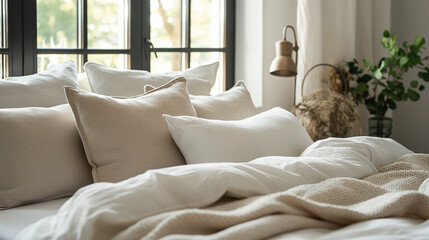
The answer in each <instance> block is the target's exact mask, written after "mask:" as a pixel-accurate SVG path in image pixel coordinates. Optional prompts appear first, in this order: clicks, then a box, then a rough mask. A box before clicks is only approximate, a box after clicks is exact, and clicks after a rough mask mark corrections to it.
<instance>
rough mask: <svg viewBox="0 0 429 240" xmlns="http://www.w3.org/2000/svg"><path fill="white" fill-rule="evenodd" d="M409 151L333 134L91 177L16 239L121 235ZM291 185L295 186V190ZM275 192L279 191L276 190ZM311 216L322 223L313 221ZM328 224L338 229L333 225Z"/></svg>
mask: <svg viewBox="0 0 429 240" xmlns="http://www.w3.org/2000/svg"><path fill="white" fill-rule="evenodd" d="M409 153H412V152H411V151H409V150H408V149H406V148H405V147H403V146H402V145H400V144H399V143H397V142H395V141H393V140H391V139H381V138H371V137H354V138H347V139H336V138H330V139H326V140H322V141H318V142H316V143H314V144H313V145H311V146H310V147H309V148H307V149H306V150H305V151H304V152H303V153H302V154H301V156H299V157H281V156H272V157H264V158H260V159H255V160H253V161H250V162H248V163H216V164H195V165H187V166H178V167H172V168H165V169H158V170H151V171H148V172H146V173H144V174H141V175H138V176H136V177H133V178H130V179H128V180H125V181H122V182H119V183H96V184H92V185H90V186H87V187H84V188H82V189H80V190H79V191H78V192H77V193H76V194H75V195H74V196H73V197H71V198H70V199H69V200H68V201H67V202H66V203H65V204H64V205H63V207H62V208H61V209H60V211H59V212H58V214H57V215H55V216H52V217H48V218H45V219H42V220H40V221H38V222H37V223H34V224H33V225H30V226H29V227H27V228H26V229H24V231H23V232H21V233H20V234H19V236H18V239H28V238H31V239H112V238H115V237H116V238H120V237H123V236H127V233H128V232H129V231H131V232H133V231H132V230H131V229H135V228H133V226H134V227H135V226H137V225H138V224H139V222H141V221H144V219H150V217H152V218H153V217H154V216H156V215H158V214H161V213H165V214H168V212H170V211H174V210H180V209H187V208H204V207H208V206H210V205H212V204H213V203H215V202H216V201H218V200H219V199H220V198H221V197H225V196H226V197H233V198H249V197H254V196H258V195H266V194H271V193H277V192H282V191H286V190H288V189H291V188H294V187H296V186H300V185H304V184H314V183H320V182H322V181H325V180H326V181H333V180H330V179H331V178H338V179H337V180H338V181H345V180H344V179H342V180H341V177H346V178H347V179H348V180H347V181H349V180H350V179H353V178H355V179H359V178H363V177H367V176H370V175H373V174H377V173H378V169H379V168H381V167H383V166H385V165H387V164H390V163H393V162H395V161H397V160H398V159H399V158H400V157H402V156H404V155H405V154H409ZM342 184H345V185H347V182H342ZM296 189H300V188H299V187H298V188H295V189H293V190H294V191H297V190H296ZM291 191H292V190H291ZM278 194H281V193H277V194H275V196H277V195H278ZM279 196H280V195H279ZM266 197H271V195H269V196H266ZM243 201H252V200H250V199H245V200H243ZM256 201H257V200H256ZM276 217H278V216H276ZM301 217H302V216H298V217H294V218H295V219H297V218H301ZM288 218H289V217H288ZM348 221H350V222H352V220H348ZM287 222H291V221H290V220H288V221H287ZM292 222H299V221H292ZM313 222H314V224H319V220H317V219H316V220H313ZM136 224H137V225H136ZM323 224H326V223H323ZM149 225H150V224H148V225H145V224H142V226H149ZM257 225H258V224H256V225H255V226H257ZM328 225H329V226H328V227H336V226H337V225H338V223H330V222H328ZM153 226H154V227H155V226H160V225H159V224H155V225H153ZM155 228H156V227H155ZM228 229H230V228H227V229H226V230H225V231H230V230H228ZM220 230H221V229H220ZM282 231H283V230H282ZM149 232H151V231H149ZM198 234H199V233H198ZM148 236H149V237H150V236H151V235H148ZM173 236H174V235H173ZM173 236H172V237H173ZM167 238H168V237H167ZM172 239H174V237H173V238H172ZM188 239H189V238H188Z"/></svg>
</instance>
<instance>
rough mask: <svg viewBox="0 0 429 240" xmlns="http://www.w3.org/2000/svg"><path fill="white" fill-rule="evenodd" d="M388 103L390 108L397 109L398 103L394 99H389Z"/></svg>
mask: <svg viewBox="0 0 429 240" xmlns="http://www.w3.org/2000/svg"><path fill="white" fill-rule="evenodd" d="M387 105H389V108H391V109H393V110H395V109H396V103H395V102H394V101H392V100H391V99H388V100H387Z"/></svg>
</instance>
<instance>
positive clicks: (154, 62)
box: [150, 52, 184, 73]
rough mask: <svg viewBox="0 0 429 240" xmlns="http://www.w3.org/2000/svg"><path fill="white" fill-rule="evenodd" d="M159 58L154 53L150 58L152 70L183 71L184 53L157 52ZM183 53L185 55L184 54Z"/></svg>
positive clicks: (155, 71)
mask: <svg viewBox="0 0 429 240" xmlns="http://www.w3.org/2000/svg"><path fill="white" fill-rule="evenodd" d="M157 54H158V58H155V56H154V55H153V53H152V56H151V58H150V71H151V72H154V73H164V72H173V71H181V70H182V69H183V68H182V66H183V63H184V60H183V59H182V58H183V56H184V54H182V53H177V52H173V53H165V52H163V53H157ZM182 55H183V56H182Z"/></svg>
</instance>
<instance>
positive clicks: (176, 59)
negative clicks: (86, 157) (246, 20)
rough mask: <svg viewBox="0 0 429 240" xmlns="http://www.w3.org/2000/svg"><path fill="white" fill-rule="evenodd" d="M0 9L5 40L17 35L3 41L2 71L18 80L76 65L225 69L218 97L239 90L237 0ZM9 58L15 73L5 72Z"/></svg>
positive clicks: (60, 3)
mask: <svg viewBox="0 0 429 240" xmlns="http://www.w3.org/2000/svg"><path fill="white" fill-rule="evenodd" d="M0 1H2V22H1V23H2V26H1V31H2V34H3V32H5V33H7V31H5V29H7V26H9V28H11V27H13V32H12V33H11V34H9V36H6V35H5V34H4V35H2V40H1V41H2V42H1V48H0V54H1V56H2V62H1V64H2V69H3V66H6V67H5V68H6V69H8V70H10V71H11V73H12V74H13V75H23V74H31V73H35V72H38V71H43V70H45V69H47V68H49V66H50V65H53V64H57V63H59V62H62V61H64V60H69V59H72V60H74V61H75V62H76V63H77V65H78V71H80V72H81V71H83V65H84V63H85V62H87V61H93V62H98V63H101V64H104V65H108V66H112V67H115V68H119V69H144V70H149V71H152V72H167V71H180V70H184V69H186V68H189V67H194V66H197V65H201V64H205V63H210V62H214V61H219V63H220V71H219V72H218V79H217V82H216V85H215V87H214V92H219V91H222V90H224V89H227V88H230V87H232V85H233V83H234V79H233V78H234V27H235V26H234V25H235V19H234V11H235V1H233V0H192V1H191V0H31V1H30V0H29V1H25V0H9V1H7V0H0ZM7 3H9V6H7ZM24 5H25V6H24ZM7 10H9V13H10V14H9V25H8V24H5V22H6V21H8V17H7V16H8V15H7ZM12 15H13V16H12ZM21 23H22V24H21ZM8 37H9V42H11V40H10V39H13V45H11V46H10V49H9V48H8V47H7V42H8V41H7V39H8ZM4 39H6V41H3V40H4ZM24 49H25V51H24ZM9 52H10V53H11V55H13V56H12V57H11V59H12V61H9V63H10V66H8V65H4V64H3V63H4V62H3V60H4V58H3V57H5V58H6V62H5V63H6V64H7V58H8V57H7V56H8V53H9ZM156 56H157V57H156ZM3 72H4V71H2V74H3ZM5 73H7V72H5Z"/></svg>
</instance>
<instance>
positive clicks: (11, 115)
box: [0, 104, 92, 209]
mask: <svg viewBox="0 0 429 240" xmlns="http://www.w3.org/2000/svg"><path fill="white" fill-rule="evenodd" d="M0 156H1V158H0V164H1V168H0V209H5V208H10V207H16V206H19V205H22V204H27V203H33V202H39V201H46V200H50V199H55V198H60V197H65V196H70V195H72V194H73V193H74V192H75V191H76V190H77V189H79V188H80V187H83V186H85V185H88V184H90V183H92V177H91V167H90V166H89V164H88V161H87V160H86V156H85V152H84V150H83V146H82V142H81V140H80V137H79V134H78V132H77V129H76V124H75V120H74V118H73V113H72V111H71V109H70V107H69V106H68V105H66V104H64V105H59V106H55V107H51V108H42V107H28V108H7V109H0Z"/></svg>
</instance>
